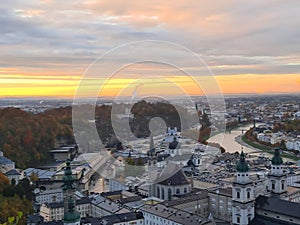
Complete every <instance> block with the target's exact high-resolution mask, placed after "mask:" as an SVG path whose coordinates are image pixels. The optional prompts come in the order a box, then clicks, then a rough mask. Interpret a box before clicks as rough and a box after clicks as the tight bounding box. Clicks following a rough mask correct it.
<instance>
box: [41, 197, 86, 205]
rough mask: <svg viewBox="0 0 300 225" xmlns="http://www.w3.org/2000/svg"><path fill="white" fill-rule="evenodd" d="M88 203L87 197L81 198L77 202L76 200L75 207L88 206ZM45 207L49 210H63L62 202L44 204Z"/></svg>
mask: <svg viewBox="0 0 300 225" xmlns="http://www.w3.org/2000/svg"><path fill="white" fill-rule="evenodd" d="M88 203H90V199H89V197H83V198H81V199H79V200H76V205H83V204H88ZM46 205H47V206H48V207H49V208H63V207H64V202H52V203H46Z"/></svg>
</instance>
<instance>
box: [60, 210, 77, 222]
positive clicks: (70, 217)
mask: <svg viewBox="0 0 300 225" xmlns="http://www.w3.org/2000/svg"><path fill="white" fill-rule="evenodd" d="M79 220H80V213H79V212H77V211H73V212H66V213H65V215H64V222H65V223H75V222H78V221H79Z"/></svg>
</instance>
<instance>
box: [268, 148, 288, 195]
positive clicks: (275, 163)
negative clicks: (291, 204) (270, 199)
mask: <svg viewBox="0 0 300 225" xmlns="http://www.w3.org/2000/svg"><path fill="white" fill-rule="evenodd" d="M282 164H283V160H282V158H281V155H280V149H279V148H274V156H273V158H272V160H271V171H270V173H269V174H268V178H269V190H270V191H271V193H272V195H273V196H275V197H279V198H282V197H284V195H285V194H286V188H287V183H286V180H287V175H286V174H285V173H284V171H283V165H282Z"/></svg>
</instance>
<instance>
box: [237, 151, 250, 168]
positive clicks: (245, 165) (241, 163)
mask: <svg viewBox="0 0 300 225" xmlns="http://www.w3.org/2000/svg"><path fill="white" fill-rule="evenodd" d="M236 170H237V172H240V173H246V172H248V171H249V165H248V163H247V162H246V160H245V153H244V151H243V150H242V152H241V155H240V160H239V162H238V164H237V165H236Z"/></svg>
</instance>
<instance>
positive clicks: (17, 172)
mask: <svg viewBox="0 0 300 225" xmlns="http://www.w3.org/2000/svg"><path fill="white" fill-rule="evenodd" d="M5 175H6V176H14V175H21V173H20V172H19V171H18V170H16V169H13V170H10V171H8V172H6V173H5Z"/></svg>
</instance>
